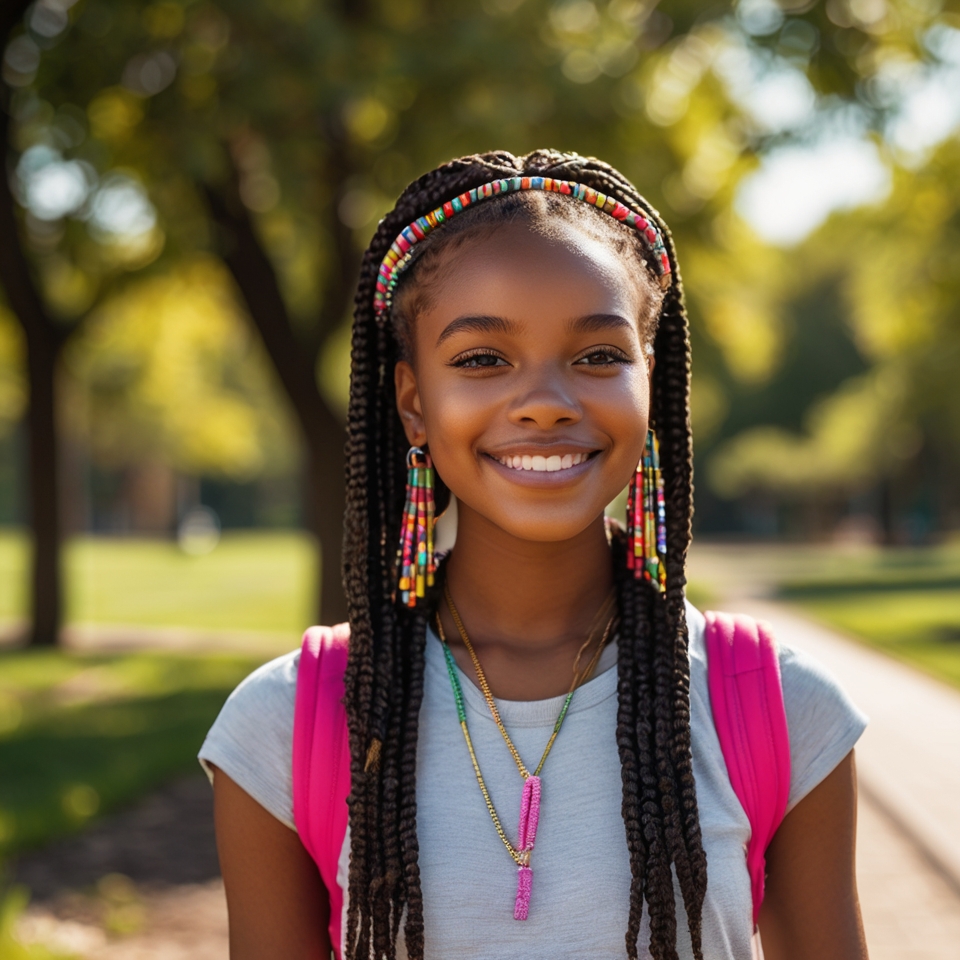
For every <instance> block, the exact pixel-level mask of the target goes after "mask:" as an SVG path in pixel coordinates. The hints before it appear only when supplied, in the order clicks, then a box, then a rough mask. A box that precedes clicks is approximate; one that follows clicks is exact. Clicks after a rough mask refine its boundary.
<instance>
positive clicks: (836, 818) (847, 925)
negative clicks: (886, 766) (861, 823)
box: [760, 750, 867, 960]
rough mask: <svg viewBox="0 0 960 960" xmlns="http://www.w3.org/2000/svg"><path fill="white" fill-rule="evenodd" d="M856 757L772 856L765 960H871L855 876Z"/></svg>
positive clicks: (781, 837)
mask: <svg viewBox="0 0 960 960" xmlns="http://www.w3.org/2000/svg"><path fill="white" fill-rule="evenodd" d="M856 831H857V775H856V767H855V765H854V757H853V751H852V750H851V751H850V753H849V754H847V756H846V757H845V758H844V759H843V760H842V761H841V762H840V763H839V764H838V765H837V767H836V768H835V769H834V771H833V772H832V773H831V774H830V775H829V776H828V777H827V778H826V779H825V780H824V781H823V782H822V783H820V784H819V785H818V786H817V787H815V788H814V789H813V790H812V791H811V792H810V793H809V794H808V795H807V796H806V797H804V798H803V800H801V801H800V802H799V803H798V804H797V805H796V807H794V808H793V810H791V811H790V813H788V814H787V816H786V817H785V818H784V821H783V823H782V824H781V825H780V829H779V830H777V833H776V835H775V836H774V838H773V841H772V843H771V844H770V847H769V848H768V850H767V885H766V896H765V897H764V901H763V906H762V907H761V910H760V937H761V940H762V942H763V951H764V955H765V957H766V960H867V944H866V939H865V938H864V933H863V923H862V921H861V919H860V903H859V901H858V899H857V879H856V871H855V863H854V861H855V853H856Z"/></svg>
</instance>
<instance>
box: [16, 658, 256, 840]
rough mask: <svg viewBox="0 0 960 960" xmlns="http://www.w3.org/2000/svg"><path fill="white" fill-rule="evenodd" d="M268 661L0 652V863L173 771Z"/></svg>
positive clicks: (190, 762)
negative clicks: (237, 690) (237, 688)
mask: <svg viewBox="0 0 960 960" xmlns="http://www.w3.org/2000/svg"><path fill="white" fill-rule="evenodd" d="M263 659H264V657H263V656H262V655H261V656H254V655H237V654H220V653H218V654H203V655H193V654H184V653H180V654H171V653H166V652H164V653H157V652H144V653H124V654H109V655H107V654H79V653H75V652H68V651H62V650H0V770H2V771H3V775H2V776H0V859H3V857H4V856H5V855H6V854H9V853H12V852H14V851H16V850H20V849H24V848H27V847H32V846H36V845H38V844H42V843H44V842H46V841H48V840H51V839H53V838H56V837H59V836H64V835H66V834H69V833H72V832H75V831H77V830H79V829H81V828H82V827H83V826H84V825H85V824H86V823H88V822H89V821H90V820H91V819H92V818H94V817H96V816H97V815H99V814H102V813H106V812H108V811H110V810H111V809H114V808H116V807H119V806H121V805H123V804H125V803H128V802H130V801H132V800H134V799H136V798H137V797H139V796H140V795H142V794H144V793H146V792H147V791H149V790H151V789H153V788H154V787H157V786H159V785H160V784H162V783H163V782H164V781H166V780H168V779H169V778H170V777H172V776H176V775H178V774H181V773H184V772H192V771H197V770H198V767H197V760H196V755H197V751H198V750H199V748H200V744H201V743H202V742H203V738H204V735H205V734H206V732H207V730H208V729H209V727H210V725H211V724H212V723H213V720H214V719H215V717H216V715H217V713H218V711H219V710H220V707H221V706H222V704H223V702H224V700H225V699H226V698H227V696H228V695H229V693H230V691H231V690H232V689H233V688H234V687H235V686H236V685H237V683H239V682H240V680H242V679H243V678H244V677H245V676H247V674H249V673H250V672H251V671H252V670H254V669H255V668H256V667H257V666H258V665H259V664H260V663H261V662H262V661H263Z"/></svg>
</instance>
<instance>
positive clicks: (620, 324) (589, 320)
mask: <svg viewBox="0 0 960 960" xmlns="http://www.w3.org/2000/svg"><path fill="white" fill-rule="evenodd" d="M624 327H627V328H632V327H633V324H632V323H631V322H630V321H629V320H628V319H627V318H626V317H621V316H620V314H618V313H591V314H589V315H587V316H586V317H578V318H577V319H576V320H574V321H573V322H572V323H571V324H570V331H571V332H572V333H597V332H599V331H601V330H617V329H623V328H624Z"/></svg>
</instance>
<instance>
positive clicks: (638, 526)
mask: <svg viewBox="0 0 960 960" xmlns="http://www.w3.org/2000/svg"><path fill="white" fill-rule="evenodd" d="M627 531H628V536H629V538H630V549H629V550H628V551H627V568H628V569H630V570H632V571H633V575H634V576H635V577H636V578H637V579H638V580H640V579H643V580H646V581H647V582H649V583H652V584H654V585H655V586H656V587H657V589H659V591H660V592H661V593H662V592H663V591H664V590H665V589H666V586H667V570H666V566H665V564H664V562H663V558H664V557H665V556H666V554H667V517H666V503H665V500H664V495H663V474H662V473H661V471H660V444H659V443H658V442H657V435H656V434H655V433H654V432H653V430H648V431H647V439H646V443H645V444H644V449H643V459H642V460H641V461H640V464H639V466H638V467H637V472H636V475H635V476H634V479H633V482H631V484H630V493H629V496H628V497H627Z"/></svg>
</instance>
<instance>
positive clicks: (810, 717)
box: [780, 644, 867, 811]
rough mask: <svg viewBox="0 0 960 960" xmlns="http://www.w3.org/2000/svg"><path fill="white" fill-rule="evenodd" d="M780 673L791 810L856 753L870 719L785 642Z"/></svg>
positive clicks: (815, 665) (822, 669) (817, 666)
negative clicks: (787, 745)
mask: <svg viewBox="0 0 960 960" xmlns="http://www.w3.org/2000/svg"><path fill="white" fill-rule="evenodd" d="M780 675H781V679H782V682H783V700H784V707H785V708H786V714H787V729H788V731H789V734H790V767H791V771H790V800H789V803H788V806H787V810H788V811H789V810H791V809H793V807H794V806H796V804H797V803H799V802H800V801H801V800H802V799H803V798H804V797H805V796H806V795H807V794H808V793H810V791H811V790H813V788H814V787H816V786H817V785H818V784H819V783H821V782H822V781H823V780H824V779H825V778H826V777H827V775H828V774H830V773H831V772H832V771H833V770H834V768H835V767H836V766H837V764H838V763H840V761H841V760H842V759H843V758H844V757H845V756H846V755H847V754H848V753H849V752H850V751H851V750H852V749H853V746H854V744H855V743H856V742H857V740H859V739H860V735H861V734H862V733H863V731H864V729H865V728H866V726H867V717H866V715H865V714H864V713H863V712H862V711H861V710H859V709H858V708H857V707H856V706H855V705H854V703H853V702H852V701H851V700H850V698H849V697H848V696H847V694H846V693H845V692H844V690H843V689H842V688H841V687H840V685H839V684H838V683H837V681H836V680H835V679H834V678H833V676H831V674H830V673H829V672H828V671H827V670H826V668H825V667H824V666H823V665H822V664H820V663H819V661H817V660H815V659H814V658H813V657H811V656H810V655H809V654H806V653H804V652H803V651H801V650H796V649H794V648H792V647H786V646H783V645H782V644H781V646H780Z"/></svg>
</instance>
